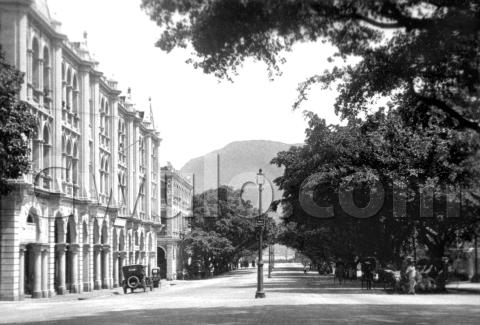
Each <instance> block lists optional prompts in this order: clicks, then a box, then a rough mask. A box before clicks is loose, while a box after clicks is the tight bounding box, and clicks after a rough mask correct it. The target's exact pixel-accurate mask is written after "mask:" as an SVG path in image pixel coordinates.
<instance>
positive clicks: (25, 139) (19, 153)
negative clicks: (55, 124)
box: [0, 48, 37, 195]
mask: <svg viewBox="0 0 480 325" xmlns="http://www.w3.org/2000/svg"><path fill="white" fill-rule="evenodd" d="M22 83H23V73H21V72H20V71H18V70H17V69H15V68H14V67H13V66H11V65H9V64H8V63H7V62H6V60H5V57H4V55H3V53H2V51H1V48H0V195H5V194H7V193H8V192H9V191H11V189H12V186H11V184H10V183H9V182H8V180H9V179H15V178H18V177H20V176H21V175H22V174H25V173H27V172H28V171H29V169H30V164H31V159H30V149H29V144H30V140H31V139H32V137H33V136H34V135H35V134H36V132H37V124H36V120H35V117H34V115H33V114H32V113H31V110H30V108H29V106H28V105H27V104H26V103H24V102H22V101H20V100H19V99H18V95H19V92H20V89H21V86H22Z"/></svg>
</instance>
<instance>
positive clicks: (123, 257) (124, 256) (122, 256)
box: [119, 252, 128, 285]
mask: <svg viewBox="0 0 480 325" xmlns="http://www.w3.org/2000/svg"><path fill="white" fill-rule="evenodd" d="M127 254H128V253H127V252H121V253H120V269H122V267H123V266H124V265H125V261H126V260H127ZM122 282H123V272H122V271H120V277H119V284H120V285H122Z"/></svg>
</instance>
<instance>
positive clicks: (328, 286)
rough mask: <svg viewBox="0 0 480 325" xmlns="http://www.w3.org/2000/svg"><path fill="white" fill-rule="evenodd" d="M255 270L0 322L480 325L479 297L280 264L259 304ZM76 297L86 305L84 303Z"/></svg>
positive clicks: (72, 302)
mask: <svg viewBox="0 0 480 325" xmlns="http://www.w3.org/2000/svg"><path fill="white" fill-rule="evenodd" d="M255 281H256V275H255V270H254V269H248V270H239V271H236V272H233V273H231V274H229V275H227V276H223V277H218V278H214V279H209V280H199V281H177V283H176V285H174V286H165V285H164V286H163V288H162V289H160V290H158V289H157V290H155V291H153V292H147V293H143V292H138V293H133V294H127V295H124V294H123V293H120V290H113V291H102V292H96V293H95V294H93V295H92V294H85V295H81V296H80V297H79V296H78V295H70V296H65V297H56V298H52V299H45V300H29V301H28V300H26V301H23V302H0V311H1V313H0V315H1V316H0V324H1V323H32V324H69V325H76V324H103V325H109V324H259V323H260V324H320V323H321V324H332V323H333V324H335V323H346V322H347V321H348V322H349V323H354V324H355V323H356V324H383V323H393V324H405V323H408V324H478V323H479V322H480V295H479V294H465V293H463V294H432V295H416V296H411V295H397V294H387V293H385V292H383V290H381V289H376V290H372V291H370V292H366V291H363V290H361V289H360V288H359V285H358V283H355V282H352V283H347V284H345V285H342V286H338V285H333V283H332V278H331V277H320V276H318V275H317V274H314V273H313V272H312V273H310V274H307V275H304V274H303V272H302V269H301V266H300V265H291V264H290V265H289V264H285V265H278V266H277V268H276V270H275V272H274V276H273V278H272V279H267V278H265V291H266V294H267V297H266V298H265V299H254V295H255V290H256V283H255ZM78 298H81V300H79V299H78Z"/></svg>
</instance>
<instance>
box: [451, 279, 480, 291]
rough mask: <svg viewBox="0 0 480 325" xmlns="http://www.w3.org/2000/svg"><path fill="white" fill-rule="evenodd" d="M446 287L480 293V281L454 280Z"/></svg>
mask: <svg viewBox="0 0 480 325" xmlns="http://www.w3.org/2000/svg"><path fill="white" fill-rule="evenodd" d="M446 288H447V289H448V290H455V291H464V292H471V293H480V283H472V282H469V281H462V282H452V283H449V284H447V286H446Z"/></svg>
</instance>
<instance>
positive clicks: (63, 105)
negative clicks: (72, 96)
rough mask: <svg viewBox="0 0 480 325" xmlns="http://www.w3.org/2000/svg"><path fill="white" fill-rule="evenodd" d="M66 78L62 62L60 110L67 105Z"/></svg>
mask: <svg viewBox="0 0 480 325" xmlns="http://www.w3.org/2000/svg"><path fill="white" fill-rule="evenodd" d="M66 78H67V76H66V69H65V62H62V108H65V106H66V105H67V79H66Z"/></svg>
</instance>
